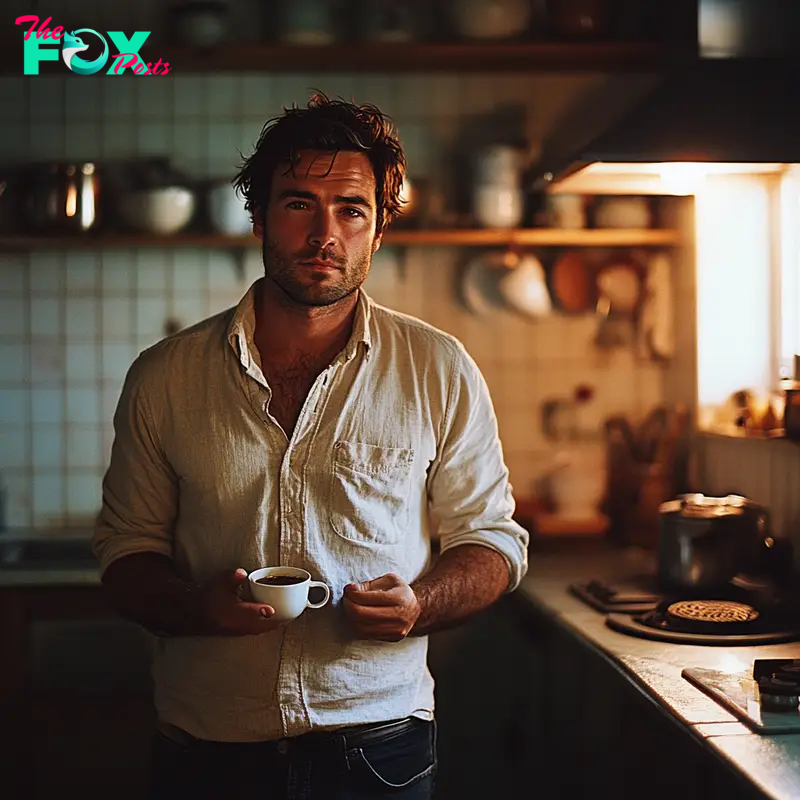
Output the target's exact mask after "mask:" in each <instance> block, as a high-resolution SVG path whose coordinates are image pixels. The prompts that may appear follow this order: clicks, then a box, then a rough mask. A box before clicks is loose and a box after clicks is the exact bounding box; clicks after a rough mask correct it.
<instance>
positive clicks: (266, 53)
mask: <svg viewBox="0 0 800 800" xmlns="http://www.w3.org/2000/svg"><path fill="white" fill-rule="evenodd" d="M156 50H160V53H158V54H157V53H156ZM151 51H152V52H151V55H152V56H153V57H155V58H156V59H157V58H161V59H162V60H163V61H169V63H170V68H171V70H173V71H174V73H175V74H179V73H186V72H263V71H268V72H359V73H374V72H421V71H454V72H455V71H458V72H464V71H469V72H496V71H510V70H559V71H570V70H586V69H611V70H626V69H640V68H642V67H654V66H660V65H664V64H667V63H670V62H674V61H675V59H676V54H675V50H674V49H673V50H668V49H667V48H666V47H665V46H663V45H658V44H654V43H638V42H633V43H621V42H608V43H603V42H599V43H578V44H573V43H563V42H500V43H488V44H487V43H483V42H480V43H474V42H465V43H430V42H414V43H408V44H403V43H397V44H395V43H387V44H351V45H346V44H345V45H342V44H339V45H324V46H319V47H303V46H296V45H285V44H259V45H237V46H235V47H232V46H231V47H221V48H219V49H217V50H212V51H209V52H202V51H197V50H193V49H190V48H186V47H178V46H170V45H165V46H163V47H162V48H155V46H154V47H153V48H151ZM147 60H150V58H149V56H148V59H147Z"/></svg>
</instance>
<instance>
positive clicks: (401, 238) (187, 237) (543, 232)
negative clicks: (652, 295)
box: [0, 228, 680, 251]
mask: <svg viewBox="0 0 800 800" xmlns="http://www.w3.org/2000/svg"><path fill="white" fill-rule="evenodd" d="M679 242H680V234H679V232H678V231H676V230H668V229H642V230H638V229H632V230H627V229H625V230H623V229H611V228H607V229H602V230H601V229H595V230H568V229H560V228H529V229H517V228H513V229H510V230H504V229H497V230H491V229H486V230H482V229H470V230H460V229H451V230H435V229H433V230H403V229H400V230H394V231H389V232H388V233H387V234H386V239H385V244H386V245H388V246H414V245H417V246H444V247H503V246H508V245H515V246H519V247H670V246H674V245H677V244H679ZM259 246H260V244H259V242H258V240H257V239H255V238H254V237H253V236H220V235H215V234H194V233H179V234H176V235H174V236H157V235H152V234H151V235H148V234H141V235H137V234H114V235H112V234H103V235H100V234H86V235H80V234H76V235H73V236H2V237H0V251H25V250H40V249H50V250H52V249H57V250H87V249H100V248H119V247H126V248H134V247H203V248H209V247H211V248H214V247H216V248H242V247H259Z"/></svg>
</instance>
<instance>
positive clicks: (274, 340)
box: [255, 279, 358, 363]
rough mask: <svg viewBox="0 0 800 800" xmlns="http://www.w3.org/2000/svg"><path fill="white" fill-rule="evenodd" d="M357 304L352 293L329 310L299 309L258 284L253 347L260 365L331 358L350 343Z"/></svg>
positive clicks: (273, 289)
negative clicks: (304, 359) (262, 362)
mask: <svg viewBox="0 0 800 800" xmlns="http://www.w3.org/2000/svg"><path fill="white" fill-rule="evenodd" d="M357 302H358V292H354V293H353V294H352V295H350V296H349V297H346V298H345V299H344V300H342V301H341V302H339V303H336V304H335V305H333V306H325V307H308V306H301V305H297V304H295V303H293V302H292V301H291V300H289V298H287V297H286V296H285V295H284V294H283V293H282V291H281V290H280V289H279V288H278V287H277V286H275V285H274V284H273V283H272V282H271V281H269V280H268V279H264V280H262V281H261V283H260V285H259V290H258V292H257V293H256V297H255V318H256V330H255V344H256V347H257V348H258V351H259V353H260V354H261V359H262V361H269V362H272V363H280V362H284V361H293V360H295V359H296V358H297V356H299V355H302V356H306V357H311V358H319V357H323V356H326V355H330V357H331V358H332V357H333V356H335V355H336V353H338V352H340V351H341V350H342V349H343V348H344V346H345V345H346V344H347V342H348V340H349V339H350V335H351V333H352V330H353V321H354V319H355V312H356V305H357Z"/></svg>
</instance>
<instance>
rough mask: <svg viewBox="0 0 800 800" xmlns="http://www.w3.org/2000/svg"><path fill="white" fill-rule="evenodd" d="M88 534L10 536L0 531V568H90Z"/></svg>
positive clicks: (94, 563) (94, 560)
mask: <svg viewBox="0 0 800 800" xmlns="http://www.w3.org/2000/svg"><path fill="white" fill-rule="evenodd" d="M96 567H97V558H96V557H95V555H94V553H93V552H92V547H91V540H90V539H89V537H88V536H80V537H73V536H63V535H50V536H42V537H27V536H26V537H13V536H7V535H5V534H0V569H15V570H17V569H24V570H28V569H93V568H96Z"/></svg>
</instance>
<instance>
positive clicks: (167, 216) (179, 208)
mask: <svg viewBox="0 0 800 800" xmlns="http://www.w3.org/2000/svg"><path fill="white" fill-rule="evenodd" d="M195 205H196V200H195V195H194V192H192V191H191V190H190V189H187V188H186V187H184V186H165V187H163V188H160V189H145V190H142V191H139V192H131V193H130V194H127V195H123V197H121V198H120V202H119V211H120V215H121V216H122V218H123V220H124V221H125V222H126V223H127V224H128V225H130V226H131V227H132V228H135V229H136V230H138V231H143V232H145V233H158V234H170V233H177V232H178V231H179V230H181V229H182V228H185V227H186V225H187V224H188V223H189V220H190V219H191V218H192V215H193V214H194V209H195Z"/></svg>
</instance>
